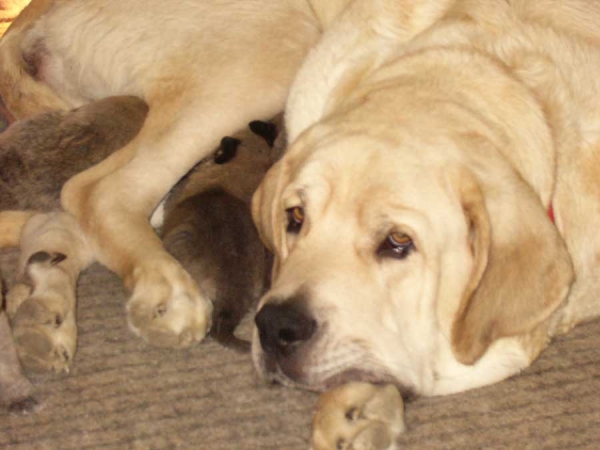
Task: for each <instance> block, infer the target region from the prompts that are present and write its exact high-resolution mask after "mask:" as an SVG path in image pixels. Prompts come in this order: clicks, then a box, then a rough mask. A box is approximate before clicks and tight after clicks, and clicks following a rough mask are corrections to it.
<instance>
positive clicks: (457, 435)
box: [0, 252, 600, 450]
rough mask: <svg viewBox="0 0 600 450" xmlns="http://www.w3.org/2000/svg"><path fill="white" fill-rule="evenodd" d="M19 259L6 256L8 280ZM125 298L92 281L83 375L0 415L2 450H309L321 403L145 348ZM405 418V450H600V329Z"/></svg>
mask: <svg viewBox="0 0 600 450" xmlns="http://www.w3.org/2000/svg"><path fill="white" fill-rule="evenodd" d="M15 257H16V254H15V253H14V252H8V253H4V254H2V255H0V266H1V267H2V268H3V269H4V270H5V273H8V271H7V268H8V267H9V266H11V265H12V264H14V262H15ZM124 298H125V294H124V292H123V290H122V288H121V286H120V283H119V281H118V280H117V279H116V277H114V276H113V275H112V274H110V273H108V272H107V271H105V270H104V269H102V268H100V267H97V266H95V267H93V268H92V269H90V270H89V271H88V272H87V273H86V274H85V275H84V276H83V277H82V279H81V283H80V299H81V300H80V305H79V311H78V317H79V329H80V341H79V350H78V353H77V356H76V359H75V364H74V366H73V369H72V371H71V373H70V374H69V375H66V376H35V377H33V378H32V379H33V380H34V382H35V384H36V386H37V387H38V394H39V398H40V399H41V400H42V402H43V404H44V407H43V409H42V410H41V411H40V412H38V413H37V414H36V415H32V416H26V417H18V416H8V415H2V414H0V448H2V449H10V450H16V449H22V450H32V449H52V450H54V449H57V450H59V449H60V450H80V449H203V450H219V449H223V450H250V449H257V450H258V449H260V450H268V449H273V450H307V449H308V437H309V435H310V420H311V415H312V409H313V407H314V405H315V402H316V396H315V395H314V394H311V393H307V392H302V391H296V390H290V389H285V388H281V387H277V386H267V385H265V384H264V383H262V382H261V381H260V380H258V379H257V377H256V376H255V374H254V372H253V369H252V365H251V362H250V357H249V356H247V355H238V354H236V353H234V352H233V351H230V350H226V349H223V348H222V347H220V346H218V345H216V344H215V343H214V342H211V341H207V342H204V343H203V344H201V345H200V346H197V347H195V348H193V349H190V350H185V351H170V350H160V349H154V348H150V347H148V346H146V345H144V344H143V343H142V342H141V341H140V340H139V339H137V338H136V337H134V336H133V335H132V334H131V333H130V332H129V331H128V330H127V328H126V324H125V316H124V306H123V305H124ZM248 325H249V323H248V322H247V323H246V325H245V327H244V331H245V332H248V330H249V326H248ZM406 420H407V427H408V431H407V433H406V434H405V435H404V437H403V439H402V441H401V448H403V449H501V448H502V449H574V448H589V449H600V323H592V324H588V325H584V326H580V327H578V328H577V329H576V330H575V331H574V332H573V333H571V334H570V335H569V336H568V338H565V339H560V340H558V341H557V342H555V344H554V345H553V346H551V347H550V349H548V350H547V351H546V352H545V353H544V355H543V357H542V358H541V359H540V360H539V361H537V362H536V364H535V365H534V366H533V367H531V368H530V369H529V370H527V371H526V372H525V373H523V374H522V375H521V376H518V377H516V378H514V379H511V380H508V381H505V382H503V383H500V384H497V385H495V386H491V387H489V388H484V389H479V390H475V391H471V392H468V393H464V394H459V395H456V396H451V397H444V398H432V399H418V400H415V401H414V402H412V403H410V404H408V405H407V412H406Z"/></svg>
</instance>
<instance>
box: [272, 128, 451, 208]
mask: <svg viewBox="0 0 600 450" xmlns="http://www.w3.org/2000/svg"><path fill="white" fill-rule="evenodd" d="M417 150H418V149H415V150H413V149H410V148H408V149H407V148H405V147H403V146H402V144H399V143H397V142H393V141H390V140H386V139H377V138H373V137H370V136H360V135H350V136H347V137H343V138H338V139H335V140H329V141H325V142H324V143H318V144H316V145H313V146H312V147H308V148H307V147H305V146H304V145H303V143H299V145H298V147H297V148H296V147H292V148H291V149H290V154H289V160H288V162H287V163H288V164H289V166H288V168H289V177H288V180H287V183H286V184H285V185H284V186H283V187H282V190H281V201H282V202H283V205H284V207H290V206H296V205H297V204H304V205H305V206H308V207H311V208H313V209H314V208H319V209H322V208H325V207H335V206H337V207H339V208H343V209H344V210H345V211H350V210H352V211H355V212H356V210H357V209H358V210H360V211H362V212H365V213H366V212H368V211H369V210H373V211H378V214H379V215H385V214H386V212H387V211H391V210H397V209H404V210H410V211H413V212H417V211H426V210H428V209H431V208H433V209H438V208H439V207H440V206H441V205H440V203H441V201H442V200H444V199H446V197H447V195H446V193H445V191H446V190H447V186H446V185H445V183H444V180H443V171H442V175H440V170H439V169H436V168H435V166H433V165H428V164H426V163H425V162H424V161H422V156H421V155H420V154H419V152H418V151H417Z"/></svg>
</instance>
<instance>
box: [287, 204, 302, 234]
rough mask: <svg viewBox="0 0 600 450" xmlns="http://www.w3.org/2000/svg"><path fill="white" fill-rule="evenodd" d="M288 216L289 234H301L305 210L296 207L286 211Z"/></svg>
mask: <svg viewBox="0 0 600 450" xmlns="http://www.w3.org/2000/svg"><path fill="white" fill-rule="evenodd" d="M285 213H286V215H287V232H288V233H299V232H300V229H301V228H302V224H303V223H304V209H303V208H302V207H300V206H294V207H293V208H288V209H286V210H285Z"/></svg>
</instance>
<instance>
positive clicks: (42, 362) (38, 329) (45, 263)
mask: <svg viewBox="0 0 600 450" xmlns="http://www.w3.org/2000/svg"><path fill="white" fill-rule="evenodd" d="M66 258H67V257H66V256H65V255H63V254H50V253H47V252H38V253H35V254H33V255H32V256H31V257H30V258H29V260H28V261H27V265H26V267H25V274H26V277H25V278H26V279H27V280H28V281H27V283H19V284H16V285H15V286H13V287H12V289H11V290H10V291H9V293H8V295H7V310H8V312H9V315H10V317H11V323H12V329H13V337H14V341H15V345H16V348H17V352H18V354H19V359H20V361H21V364H22V365H23V366H24V367H25V368H26V369H29V370H33V371H37V372H48V371H53V372H57V373H60V372H68V371H69V365H70V364H71V362H72V360H73V356H74V354H75V349H76V346H77V326H76V323H75V282H74V280H73V279H72V278H71V277H70V276H69V275H68V274H67V272H66V271H65V270H64V269H63V268H62V267H61V266H60V263H61V262H63V261H65V260H66Z"/></svg>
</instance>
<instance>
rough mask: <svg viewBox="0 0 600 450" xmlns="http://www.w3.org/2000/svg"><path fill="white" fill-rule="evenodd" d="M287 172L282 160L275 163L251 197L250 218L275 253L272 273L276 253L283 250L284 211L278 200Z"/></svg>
mask: <svg viewBox="0 0 600 450" xmlns="http://www.w3.org/2000/svg"><path fill="white" fill-rule="evenodd" d="M287 172H288V169H287V166H286V165H285V163H284V161H279V162H277V163H275V164H274V165H273V166H272V167H271V168H270V169H269V171H268V172H267V174H266V175H265V177H264V178H263V180H262V182H261V184H260V186H259V187H258V189H257V190H256V192H255V193H254V196H253V197H252V218H253V219H254V223H255V224H256V227H257V229H258V234H259V236H260V238H261V240H262V241H263V243H264V244H265V245H266V246H267V248H268V249H269V250H270V251H271V253H273V254H274V255H275V264H274V273H276V271H277V264H278V262H277V255H278V254H279V252H281V251H284V248H283V238H284V225H285V224H284V217H283V216H284V212H283V209H282V207H281V205H280V204H279V200H280V196H281V191H282V190H283V186H284V185H285V180H286V179H287ZM278 250H279V252H278Z"/></svg>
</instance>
